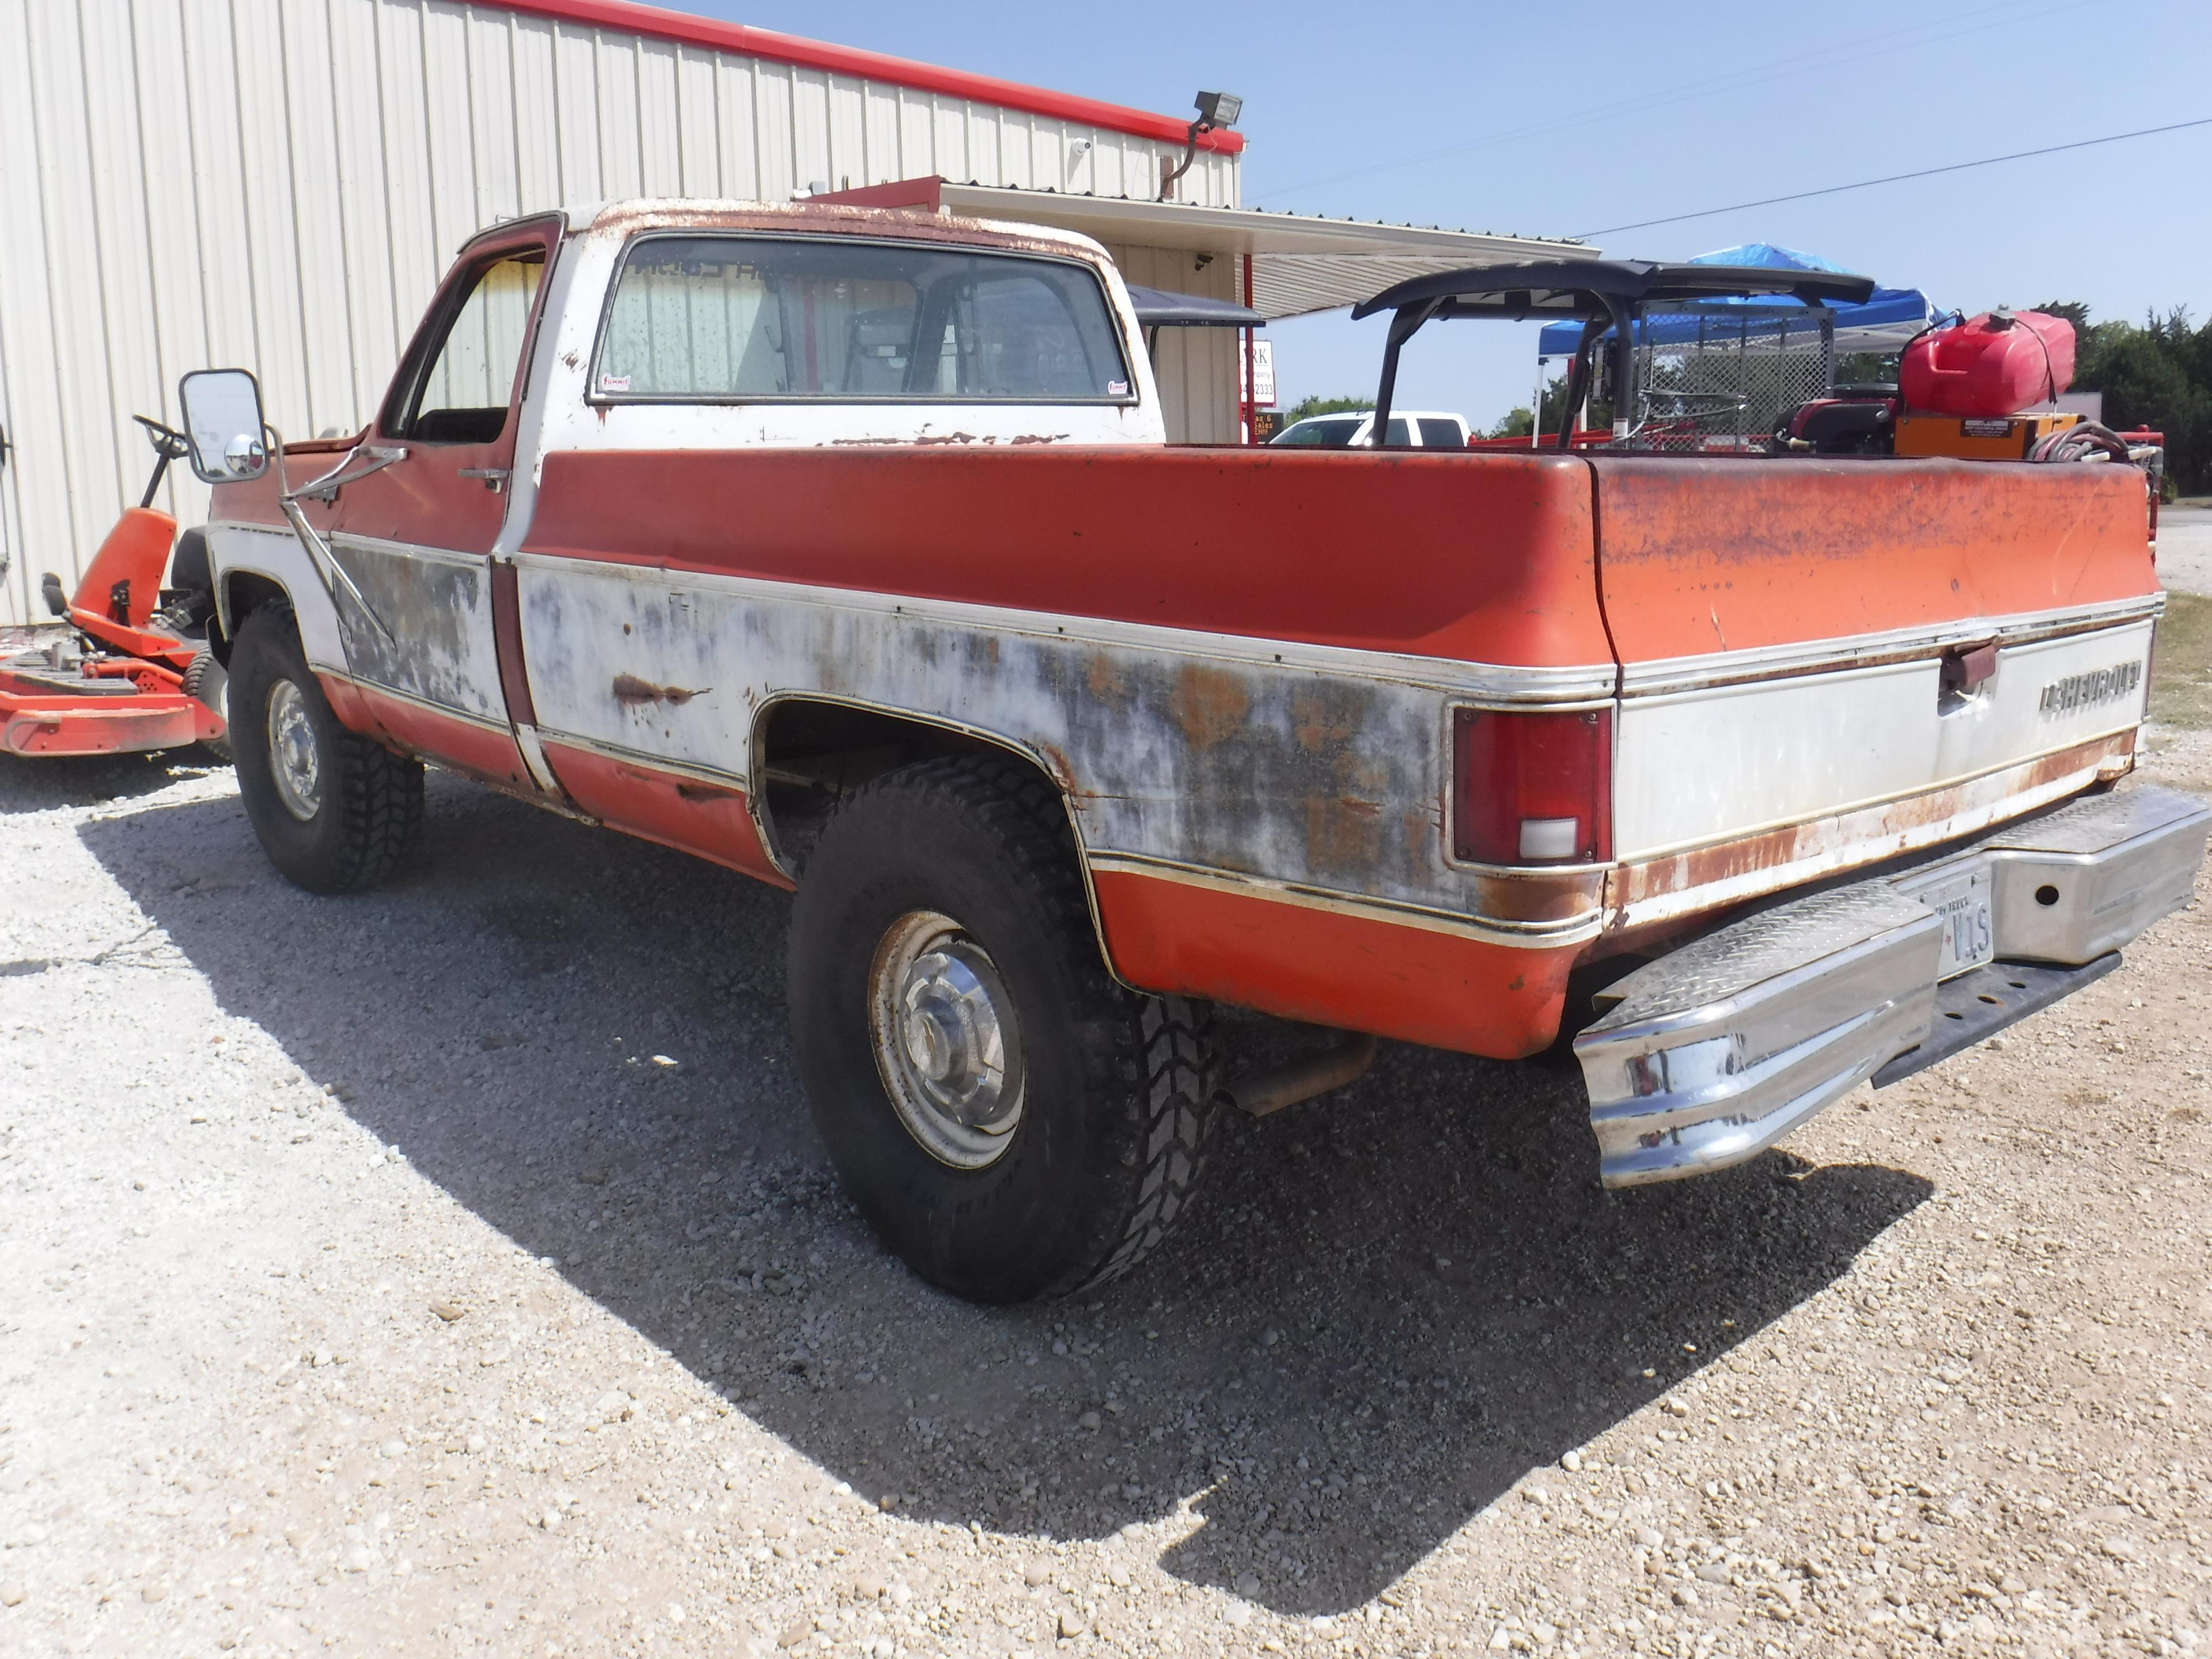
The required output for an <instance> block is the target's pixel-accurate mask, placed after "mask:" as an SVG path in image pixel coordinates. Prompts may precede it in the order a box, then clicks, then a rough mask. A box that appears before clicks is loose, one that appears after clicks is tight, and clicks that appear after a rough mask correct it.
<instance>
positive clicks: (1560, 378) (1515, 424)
mask: <svg viewBox="0 0 2212 1659" xmlns="http://www.w3.org/2000/svg"><path fill="white" fill-rule="evenodd" d="M1566 396H1567V377H1566V376H1565V375H1564V374H1554V375H1553V376H1552V378H1551V379H1550V380H1547V381H1545V383H1544V430H1545V431H1546V432H1547V433H1556V432H1558V431H1559V410H1560V408H1561V406H1562V405H1563V404H1564V403H1565V399H1566ZM1483 436H1484V437H1486V438H1525V437H1527V436H1528V404H1515V405H1514V406H1513V407H1512V408H1511V409H1510V410H1507V411H1506V412H1505V416H1504V419H1502V420H1500V421H1499V422H1498V424H1497V425H1495V426H1493V427H1492V428H1490V430H1489V431H1487V432H1486V433H1484V434H1483Z"/></svg>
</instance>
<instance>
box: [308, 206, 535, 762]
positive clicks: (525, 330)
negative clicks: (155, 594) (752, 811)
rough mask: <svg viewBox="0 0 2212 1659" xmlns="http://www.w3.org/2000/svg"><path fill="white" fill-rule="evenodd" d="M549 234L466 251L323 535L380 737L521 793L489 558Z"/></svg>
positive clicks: (350, 653) (477, 244)
mask: <svg viewBox="0 0 2212 1659" xmlns="http://www.w3.org/2000/svg"><path fill="white" fill-rule="evenodd" d="M559 228H560V225H559V221H558V220H557V219H540V220H538V221H534V222H523V223H520V224H516V225H510V226H503V227H501V228H500V229H499V230H497V231H495V232H492V233H489V234H486V235H484V236H483V237H480V238H478V239H477V240H476V241H474V242H472V243H471V244H470V245H469V246H468V247H467V248H465V250H463V252H462V256H461V258H460V259H459V262H458V263H457V264H455V265H454V268H453V271H452V272H451V274H449V275H448V276H447V279H446V282H445V284H444V286H443V287H442V288H441V289H440V290H439V292H438V296H437V299H436V300H435V301H434V302H433V303H432V305H431V307H430V309H429V311H428V313H427V314H426V316H425V317H424V319H423V323H422V329H421V330H420V331H418V332H417V334H416V337H415V341H414V343H413V344H412V345H411V346H410V348H409V349H408V353H407V356H406V357H405V359H404V361H403V362H402V363H401V366H400V370H399V373H398V375H397V376H396V377H395V378H394V380H393V381H392V390H391V392H389V393H387V394H386V398H385V403H384V406H383V408H382V409H381V410H379V411H378V414H377V417H376V421H375V422H374V425H373V426H372V427H371V428H370V429H369V432H368V435H366V437H365V438H364V439H363V441H362V447H361V449H359V450H358V451H356V455H355V458H354V460H353V461H352V463H350V464H349V471H359V469H360V468H361V467H362V466H364V465H370V464H374V463H380V465H376V466H375V470H374V471H368V472H366V473H364V474H362V475H361V476H358V477H355V478H353V479H351V480H350V481H349V482H347V483H345V484H344V485H343V489H341V490H340V492H339V497H338V500H337V505H336V510H335V513H334V514H333V517H332V519H331V532H330V542H331V550H332V551H333V553H334V554H335V555H336V556H337V559H338V560H339V562H341V563H343V565H344V566H345V568H346V569H347V571H348V573H349V574H351V575H352V577H353V579H354V580H355V582H356V584H357V585H358V586H359V587H360V588H361V591H362V595H363V597H365V598H366V599H368V604H369V606H370V607H371V608H372V609H373V610H374V611H375V612H376V617H374V618H371V617H364V616H362V615H359V614H358V613H357V611H356V608H355V607H353V606H351V605H342V606H341V607H340V620H341V627H342V628H343V631H344V636H345V647H346V658H347V661H348V664H349V668H350V671H351V672H352V674H353V676H354V678H355V679H356V684H358V685H359V687H360V689H361V690H362V695H363V696H364V698H365V699H366V700H367V701H368V703H369V704H370V706H371V708H373V709H374V713H375V714H376V716H377V718H378V720H380V722H381V723H382V724H383V726H385V729H386V731H387V732H389V733H390V734H391V735H392V737H393V738H396V739H397V740H398V741H399V742H401V743H403V744H406V745H407V746H409V747H410V748H414V749H416V750H421V751H422V752H423V753H425V754H428V755H430V756H433V757H436V758H437V759H439V760H441V761H443V762H447V763H452V764H453V765H456V766H459V767H460V768H463V769H466V770H469V771H471V772H475V773H477V774H479V775H483V776H484V777H486V778H488V779H489V780H491V781H496V782H502V783H507V784H512V785H518V786H521V787H531V784H530V774H529V772H528V771H527V769H526V767H525V766H524V763H523V760H522V757H521V754H520V751H519V750H518V749H517V747H516V744H515V739H514V733H513V727H512V726H510V724H509V722H508V718H507V700H506V698H505V696H503V695H502V694H501V679H500V668H499V653H498V648H497V646H496V643H495V629H494V625H493V605H494V584H493V578H492V561H491V552H492V549H493V546H494V544H495V543H496V542H497V540H498V538H499V533H500V529H501V526H502V524H503V523H504V522H505V520H506V516H507V501H508V499H509V495H508V490H507V477H508V472H509V471H510V469H511V468H512V466H513V461H514V441H515V426H516V422H517V421H518V419H519V418H520V407H521V403H522V397H523V392H524V382H525V379H526V364H527V362H528V360H529V357H528V352H527V351H526V346H527V344H528V343H529V341H530V339H531V337H532V333H533V331H535V329H536V326H537V321H538V310H539V307H540V305H541V304H542V303H543V298H544V290H545V284H544V276H545V273H546V270H547V269H548V266H549V264H550V261H551V259H552V258H553V253H554V250H555V249H556V247H557V246H558V240H559ZM504 603H505V600H504V599H503V598H502V599H501V604H502V605H503V604H504ZM379 623H381V626H380V625H379Z"/></svg>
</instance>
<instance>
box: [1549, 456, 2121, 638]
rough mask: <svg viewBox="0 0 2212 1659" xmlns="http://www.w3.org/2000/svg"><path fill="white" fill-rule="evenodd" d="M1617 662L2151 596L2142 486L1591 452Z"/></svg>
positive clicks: (2020, 471)
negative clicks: (1610, 454)
mask: <svg viewBox="0 0 2212 1659" xmlns="http://www.w3.org/2000/svg"><path fill="white" fill-rule="evenodd" d="M1588 464H1589V467H1590V470H1591V471H1592V472H1594V473H1595V475H1596V480H1597V502H1598V548H1599V556H1598V565H1599V579H1600V581H1601V586H1602V588H1603V591H1604V594H1605V610H1606V620H1607V623H1609V624H1610V626H1611V628H1612V630H1613V643H1614V645H1615V646H1617V647H1619V650H1620V660H1621V661H1623V662H1624V663H1636V662H1649V661H1652V660H1655V659H1665V658H1671V657H1691V656H1704V655H1707V654H1710V653H1716V652H1721V651H1744V650H1752V649H1756V648H1758V647H1764V646H1774V645H1792V644H1799V643H1802V642H1805V641H1813V640H1829V639H1844V638H1849V637H1850V636H1851V635H1859V634H1879V633H1887V632H1889V631H1890V630H1892V629H1909V628H1917V627H1922V626H1926V625H1930V624H1939V623H1949V622H1958V621H1963V620H1966V619H1969V618H1975V617H2007V616H2018V615H2021V614H2024V613H2027V612H2031V611H2054V610H2059V609H2063V608H2066V607H2069V606H2077V605H2093V604H2095V603H2097V602H2099V601H2100V600H2106V599H2130V598H2134V597H2135V596H2136V595H2139V594H2145V593H2149V592H2154V591H2156V589H2157V586H2158V580H2157V578H2156V577H2155V575H2154V574H2153V573H2152V569H2151V555H2150V517H2149V506H2148V495H2147V492H2146V491H2145V489H2144V487H2143V475H2142V472H2141V471H2138V470H2137V469H2136V468H2134V467H2128V466H2063V465H2027V464H2026V463H2022V464H2021V465H2016V466H2013V465H1995V464H1990V463H1986V462H1970V461H1909V460H1792V461H1787V462H1774V461H1719V460H1715V461H1700V460H1688V459H1664V460H1662V459H1642V460H1639V459H1631V458H1628V457H1624V456H1606V455H1594V456H1592V457H1590V458H1589V463H1588Z"/></svg>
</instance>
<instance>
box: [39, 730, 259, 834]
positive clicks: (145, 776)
mask: <svg viewBox="0 0 2212 1659" xmlns="http://www.w3.org/2000/svg"><path fill="white" fill-rule="evenodd" d="M222 770H228V765H227V763H224V762H222V761H219V760H217V759H216V757H214V756H213V755H210V753H208V751H207V750H204V749H202V748H199V747H197V745H194V746H192V747H190V748H185V749H169V750H162V751H161V753H159V754H153V755H64V756H57V757H49V758H46V759H40V760H27V759H25V758H24V757H21V756H20V755H0V818H9V817H17V816H19V815H21V814H24V813H28V812H51V811H55V810H56V809H58V808H60V807H65V806H97V805H102V804H104V803H107V802H112V801H124V800H136V799H138V798H139V797H140V796H142V795H150V794H152V793H154V792H155V790H157V789H166V788H167V787H169V786H170V785H171V784H173V783H174V782H176V781H178V780H179V778H191V777H198V776H201V775H204V774H206V773H209V772H213V771H222Z"/></svg>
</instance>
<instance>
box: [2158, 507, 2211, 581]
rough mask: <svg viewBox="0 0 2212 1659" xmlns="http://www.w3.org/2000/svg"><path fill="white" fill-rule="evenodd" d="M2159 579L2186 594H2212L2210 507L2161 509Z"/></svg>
mask: <svg viewBox="0 0 2212 1659" xmlns="http://www.w3.org/2000/svg"><path fill="white" fill-rule="evenodd" d="M2158 579H2159V580H2160V581H2161V582H2163V583H2164V584H2165V585H2166V586H2168V587H2173V588H2179V589H2180V590H2181V591H2182V592H2185V593H2212V507H2193V506H2192V507H2162V508H2160V511H2159V515H2158Z"/></svg>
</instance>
